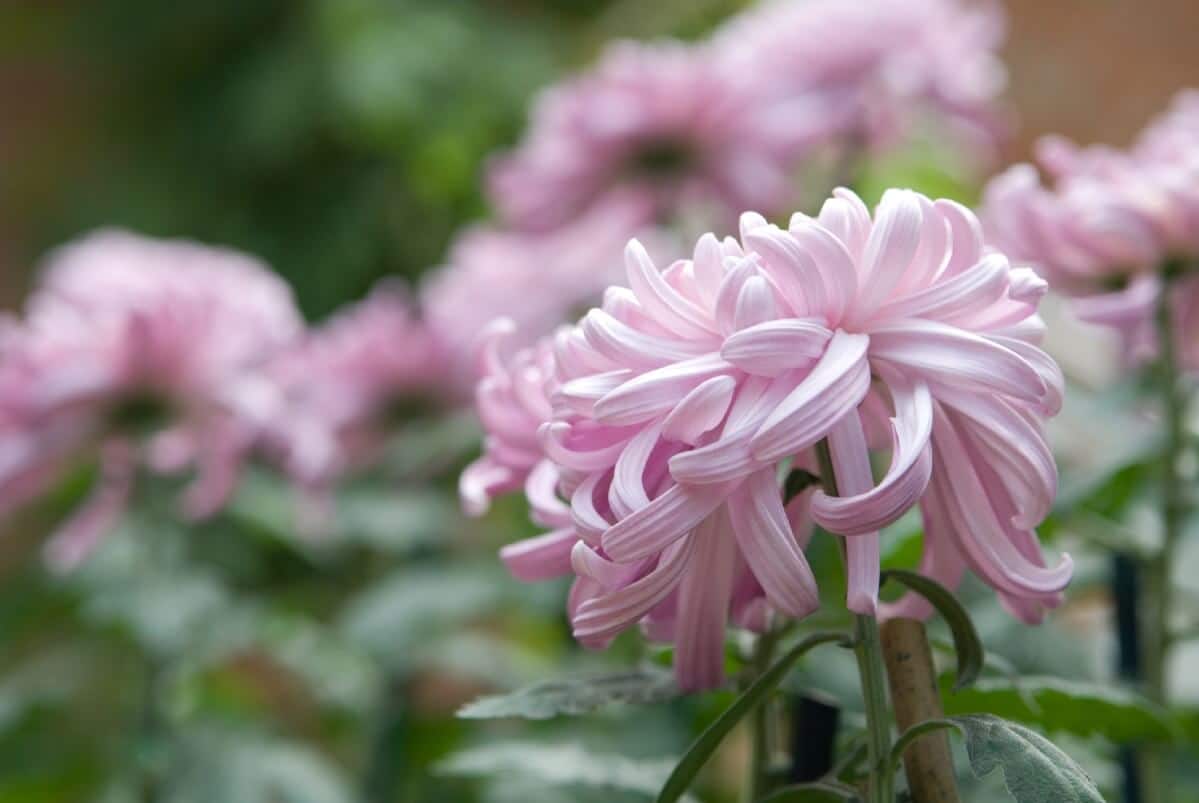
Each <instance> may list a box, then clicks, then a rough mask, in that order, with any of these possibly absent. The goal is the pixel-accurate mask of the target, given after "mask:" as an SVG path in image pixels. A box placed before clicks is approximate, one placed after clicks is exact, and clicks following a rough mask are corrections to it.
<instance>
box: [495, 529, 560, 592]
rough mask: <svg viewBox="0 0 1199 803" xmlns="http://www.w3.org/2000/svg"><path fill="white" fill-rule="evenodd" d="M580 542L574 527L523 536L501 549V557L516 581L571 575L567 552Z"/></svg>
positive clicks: (531, 581) (530, 581) (528, 581)
mask: <svg viewBox="0 0 1199 803" xmlns="http://www.w3.org/2000/svg"><path fill="white" fill-rule="evenodd" d="M578 542H579V537H578V535H576V534H575V532H574V530H573V529H563V530H554V531H553V532H549V533H546V534H545V535H538V536H535V537H533V538H526V539H525V540H523V541H517V542H516V543H515V544H509V545H508V546H506V547H504V548H503V549H501V550H500V560H502V561H503V562H504V565H505V566H507V567H508V571H509V572H511V573H512V576H513V577H515V578H516V579H517V580H522V581H524V582H526V583H533V582H536V581H538V580H549V579H551V578H554V577H563V576H565V575H568V574H570V572H571V564H570V552H571V549H572V548H573V547H574V545H575V544H576V543H578Z"/></svg>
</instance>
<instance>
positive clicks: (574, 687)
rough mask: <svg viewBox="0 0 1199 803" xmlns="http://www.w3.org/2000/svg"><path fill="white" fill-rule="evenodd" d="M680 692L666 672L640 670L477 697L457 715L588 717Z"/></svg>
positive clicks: (664, 698)
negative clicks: (619, 706)
mask: <svg viewBox="0 0 1199 803" xmlns="http://www.w3.org/2000/svg"><path fill="white" fill-rule="evenodd" d="M680 694H682V692H681V691H680V690H679V687H678V685H676V683H675V681H674V676H673V675H672V674H671V673H670V672H666V671H663V670H661V669H658V668H656V667H648V666H647V667H644V668H642V669H635V670H633V671H630V672H616V673H613V674H607V675H583V676H580V677H573V678H563V679H561V680H546V681H542V682H540V683H534V684H533V685H531V686H526V687H525V688H523V689H518V690H517V691H514V692H511V693H509V694H497V695H492V696H489V697H481V698H479V699H478V700H475V701H474V702H472V703H469V704H467V705H466V706H464V707H463V708H462V709H461V710H459V711H458V716H459V717H461V718H463V719H497V718H502V717H518V718H521V719H551V718H553V717H556V716H561V715H568V716H578V715H580V714H589V713H591V712H592V711H596V710H598V709H600V708H604V707H606V706H609V705H615V704H625V705H645V704H649V703H661V702H665V701H666V700H671V699H673V698H675V697H678V696H679V695H680Z"/></svg>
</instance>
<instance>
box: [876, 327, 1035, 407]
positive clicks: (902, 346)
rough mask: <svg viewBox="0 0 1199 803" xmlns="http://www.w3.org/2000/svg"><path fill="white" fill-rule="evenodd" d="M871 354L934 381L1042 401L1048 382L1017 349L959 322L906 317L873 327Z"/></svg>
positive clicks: (1026, 399)
mask: <svg viewBox="0 0 1199 803" xmlns="http://www.w3.org/2000/svg"><path fill="white" fill-rule="evenodd" d="M870 356H871V358H872V359H877V360H885V361H886V362H888V363H891V364H893V365H895V366H896V367H898V368H899V369H900V370H906V371H908V372H909V375H913V376H920V377H923V378H924V379H925V380H927V381H929V382H930V383H931V382H942V383H945V384H947V385H954V386H959V387H963V388H968V389H971V390H972V391H974V392H981V393H987V392H992V393H1001V394H1003V395H1005V396H1009V397H1011V398H1014V399H1019V400H1021V401H1026V402H1033V403H1036V402H1039V401H1040V400H1041V399H1042V398H1044V396H1045V394H1046V387H1045V383H1044V382H1043V381H1042V380H1041V376H1040V374H1038V373H1037V371H1036V369H1035V368H1033V367H1032V366H1031V365H1029V364H1028V362H1027V361H1025V360H1024V358H1022V357H1021V356H1020V355H1019V354H1016V353H1015V352H1014V351H1012V350H1011V349H1008V348H1005V347H1003V346H1001V345H999V344H998V343H995V342H993V341H991V340H988V339H987V338H985V337H983V336H981V335H976V334H974V333H972V332H967V331H965V330H963V329H959V328H958V327H955V326H949V325H946V324H942V323H938V322H936V321H928V320H923V319H908V320H904V321H897V322H894V323H888V324H884V325H882V326H878V327H875V328H873V329H872V330H871V332H870Z"/></svg>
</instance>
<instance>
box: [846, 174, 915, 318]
mask: <svg viewBox="0 0 1199 803" xmlns="http://www.w3.org/2000/svg"><path fill="white" fill-rule="evenodd" d="M923 222H924V215H923V213H922V211H921V208H920V201H919V198H918V196H917V195H916V194H915V193H913V192H911V191H909V190H887V191H886V192H885V193H884V194H883V199H882V201H880V202H879V205H878V209H877V210H876V211H875V214H874V227H873V228H872V229H871V230H870V239H869V240H867V241H866V247H865V249H864V250H863V252H862V259H861V261H860V263H859V273H858V285H859V287H860V288H861V290H860V292H859V293H858V297H857V299H856V302H855V304H854V310H855V315H857V316H859V317H861V316H864V315H868V314H869V313H870V312H872V311H873V310H875V309H877V308H878V307H879V305H881V304H882V303H883V302H884V301H885V300H886V298H887V296H888V295H889V294H890V292H891V290H892V289H893V288H894V287H895V286H896V284H898V283H899V281H900V280H901V279H902V278H903V276H904V274H905V273H906V272H907V270H908V266H909V265H910V264H911V262H912V257H914V256H915V255H916V249H917V248H918V247H919V246H920V231H921V226H922V225H923Z"/></svg>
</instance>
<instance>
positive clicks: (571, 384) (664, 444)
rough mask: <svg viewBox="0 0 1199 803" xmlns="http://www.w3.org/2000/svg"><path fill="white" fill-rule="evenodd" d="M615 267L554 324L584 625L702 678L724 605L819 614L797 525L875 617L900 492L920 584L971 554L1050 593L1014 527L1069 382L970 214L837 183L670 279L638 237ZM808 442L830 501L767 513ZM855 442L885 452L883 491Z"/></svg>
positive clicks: (950, 574)
mask: <svg viewBox="0 0 1199 803" xmlns="http://www.w3.org/2000/svg"><path fill="white" fill-rule="evenodd" d="M626 263H627V264H626V267H627V272H628V281H629V286H628V287H627V288H613V289H611V290H609V292H608V294H607V295H606V297H605V300H604V304H603V306H602V307H601V308H599V309H595V310H593V311H591V312H589V313H588V314H587V316H586V317H585V318H584V319H583V321H582V322H581V323H580V324H579V325H578V326H577V327H576V328H575V329H573V330H571V331H569V332H567V333H562V334H559V335H558V336H557V338H556V339H555V344H554V382H555V383H556V386H550V390H551V391H552V392H551V394H550V398H551V402H552V410H553V414H552V416H551V418H550V419H549V420H548V421H546V422H545V423H543V424H542V425H541V427H540V430H539V436H540V444H541V447H542V449H543V450H544V455H545V456H546V457H548V458H549V460H550V461H552V463H553V464H554V465H555V467H556V468H557V471H558V487H557V491H558V493H559V494H560V495H561V497H562V498H563V499H569V500H570V508H571V513H572V522H573V526H574V529H575V534H576V535H577V537H578V538H579V542H578V543H576V544H575V545H574V546H573V551H572V555H571V558H572V567H573V569H574V571H575V573H576V574H577V575H578V577H579V580H578V581H577V582H576V585H575V590H574V593H572V620H573V623H574V629H575V634H576V636H577V637H578V638H579V639H580V640H581V641H583V642H584V643H586V644H589V645H602V644H604V643H606V642H607V641H608V640H609V639H610V638H611V637H613V636H614V635H615V634H616V633H618V632H620V631H621V630H623V629H625V628H627V627H629V626H630V625H632V624H634V623H637V622H643V623H644V624H645V625H646V626H647V629H648V631H649V632H650V633H651V634H652V635H653V636H655V637H658V638H665V639H668V640H671V641H673V642H675V644H676V652H677V655H678V663H677V666H676V671H677V672H678V674H679V678H680V681H681V682H682V683H683V684H684V685H685V686H687V687H691V688H700V687H705V686H710V685H714V684H716V683H719V682H720V680H721V672H722V669H721V667H722V660H721V652H720V649H719V647H720V645H721V643H722V641H723V633H724V628H725V625H726V622H727V620H728V618H729V616H730V612H731V611H733V610H735V609H736V608H737V605H738V603H745V602H751V603H752V602H753V601H754V600H758V599H763V598H764V599H765V600H766V601H767V602H768V603H769V606H770V607H771V608H773V609H775V610H776V611H778V612H780V613H782V614H784V615H787V616H792V617H802V616H805V615H807V614H808V613H811V612H812V611H813V610H814V609H815V608H816V606H817V605H818V594H817V588H816V581H815V578H814V577H813V576H812V572H811V569H810V568H809V567H808V564H807V561H806V559H805V558H804V554H803V547H804V544H805V542H806V538H807V535H808V532H809V530H810V522H811V521H815V522H816V523H818V524H820V525H821V526H822V527H824V528H825V529H827V530H829V531H831V532H833V533H837V534H840V535H843V536H845V538H846V548H847V552H848V560H849V598H848V606H849V607H850V608H851V609H852V610H854V611H857V612H861V613H871V614H872V613H875V612H876V610H877V606H878V576H879V530H880V529H881V528H883V527H885V526H886V525H888V524H890V523H892V522H894V521H895V520H896V519H898V518H899V517H900V516H901V515H902V514H903V513H905V512H906V511H907V510H908V509H910V508H911V507H913V506H915V505H919V506H920V508H921V510H922V512H923V514H924V518H925V525H926V527H925V532H926V538H925V544H924V548H925V551H924V559H923V562H922V569H923V571H925V572H926V573H928V574H929V575H930V576H932V577H935V578H936V579H938V580H940V581H941V582H943V583H945V584H946V585H949V586H951V587H953V586H956V585H957V583H958V582H959V581H960V579H961V576H962V574H963V572H964V571H965V569H967V568H969V569H971V570H972V571H973V572H974V573H975V574H977V575H978V576H980V577H981V578H982V579H983V580H984V581H985V582H987V583H988V584H990V585H991V586H993V587H994V588H995V589H996V590H997V591H998V593H999V595H1000V598H1001V600H1002V601H1003V602H1004V604H1005V605H1006V606H1007V607H1008V608H1009V609H1010V610H1012V612H1013V613H1015V614H1016V615H1018V616H1020V617H1021V618H1023V619H1025V620H1028V621H1035V620H1037V619H1039V617H1040V616H1041V613H1042V611H1043V609H1044V608H1045V607H1047V606H1052V605H1055V604H1056V603H1057V602H1058V599H1059V596H1058V595H1059V592H1060V591H1061V589H1062V588H1063V587H1064V586H1065V584H1066V583H1067V582H1068V580H1069V577H1070V574H1071V571H1072V567H1071V563H1070V561H1069V559H1068V558H1066V559H1063V560H1062V562H1061V563H1060V564H1059V565H1058V566H1057V567H1055V568H1052V569H1050V568H1046V566H1045V564H1044V562H1043V559H1042V558H1041V555H1040V550H1039V546H1038V543H1037V539H1036V535H1035V533H1034V532H1033V527H1034V526H1035V525H1036V524H1037V523H1039V522H1040V521H1041V520H1042V519H1043V518H1044V517H1045V515H1046V514H1047V513H1048V511H1049V509H1050V506H1051V503H1052V500H1053V498H1054V495H1055V492H1056V480H1057V475H1056V468H1055V466H1054V462H1053V459H1052V456H1051V454H1050V452H1049V448H1048V445H1047V443H1046V441H1045V438H1044V434H1043V432H1042V425H1041V422H1042V420H1043V419H1044V418H1045V417H1046V416H1048V415H1051V414H1053V413H1054V412H1056V411H1057V409H1058V407H1059V405H1060V401H1061V385H1062V380H1061V376H1060V373H1059V371H1058V369H1057V367H1056V365H1055V364H1054V363H1053V362H1052V360H1050V359H1049V358H1048V357H1047V356H1046V355H1045V354H1044V353H1043V352H1042V351H1041V350H1040V349H1039V348H1037V346H1036V345H1035V342H1036V340H1037V338H1038V337H1039V336H1040V334H1041V330H1042V325H1041V322H1040V320H1039V318H1037V316H1036V305H1037V302H1038V300H1039V298H1040V297H1041V295H1042V294H1043V292H1044V290H1045V283H1044V282H1043V281H1041V280H1040V279H1038V278H1037V277H1036V276H1035V274H1033V273H1032V272H1031V271H1029V270H1027V269H1013V268H1011V267H1010V266H1009V264H1008V262H1007V259H1006V258H1005V257H1004V256H1003V255H1002V254H1000V253H997V252H987V251H985V250H984V249H983V246H982V236H981V230H980V227H979V225H978V222H977V220H976V219H975V217H974V216H973V214H971V213H970V212H969V211H968V210H966V209H964V208H963V207H961V206H959V205H957V204H955V203H953V202H950V201H936V202H933V201H930V200H928V199H927V198H924V197H923V196H921V195H918V194H916V193H912V192H907V191H891V192H888V193H887V194H886V195H885V196H884V198H883V201H882V202H881V204H880V205H879V208H878V210H877V212H876V214H875V216H874V217H873V219H872V218H871V215H870V213H869V211H868V210H867V208H866V207H865V206H864V205H863V204H862V202H861V201H860V200H859V199H858V198H857V196H856V195H854V194H853V193H851V192H848V191H845V190H839V191H838V192H837V193H836V194H835V197H834V198H832V199H830V200H829V201H827V202H826V203H825V205H824V207H823V209H822V210H821V213H820V215H819V216H818V217H816V218H809V217H806V216H803V215H796V216H795V217H794V218H793V219H792V221H791V225H790V228H789V229H788V230H782V229H779V228H777V227H775V226H772V225H769V224H767V223H766V222H765V221H764V220H763V219H762V218H760V217H759V216H757V215H753V214H747V215H745V216H743V218H742V232H741V240H740V242H738V241H736V240H733V239H731V238H730V239H726V240H725V241H723V242H721V241H718V240H717V239H716V238H715V237H713V236H711V235H706V236H705V237H703V238H701V239H700V241H699V243H698V244H697V246H696V249H695V254H694V258H693V259H691V260H683V261H679V262H676V263H674V264H673V265H671V266H670V267H669V268H668V269H667V270H665V271H663V272H659V271H658V269H657V268H656V267H655V266H654V264H653V263H652V261H651V260H650V259H649V257H648V256H647V254H646V253H645V251H644V249H642V248H641V247H640V246H639V244H637V243H636V242H633V243H631V244H630V246H629V248H628V251H627V254H626ZM489 429H493V427H490V426H489ZM825 440H826V441H827V443H828V446H829V451H830V455H831V460H832V463H833V466H834V468H835V473H836V479H837V483H838V488H839V491H840V495H839V496H837V497H832V496H829V495H826V494H824V493H823V492H820V491H816V492H809V493H807V494H803V495H801V496H799V497H797V499H795V500H793V501H792V502H791V506H790V509H787V508H784V502H783V499H782V496H781V488H780V481H779V475H780V471H781V469H782V468H783V467H784V466H786V465H791V466H797V465H798V466H803V467H808V468H811V467H814V465H815V460H814V457H813V452H812V450H813V447H815V446H816V445H817V444H818V443H819V442H821V441H825ZM874 450H889V451H890V453H891V464H890V468H889V469H888V470H887V472H886V474H885V476H883V477H882V479H881V480H880V481H878V482H875V479H874V477H873V474H872V471H871V462H870V455H871V452H872V451H874ZM922 607H923V606H922V604H921V603H920V602H919V601H918V600H915V599H911V598H909V599H905V600H903V601H901V602H900V603H898V604H897V605H896V606H895V607H894V608H893V609H892V610H891V611H890V612H896V613H897V612H903V613H909V614H919V613H923V612H925V611H924V610H923V609H922Z"/></svg>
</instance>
